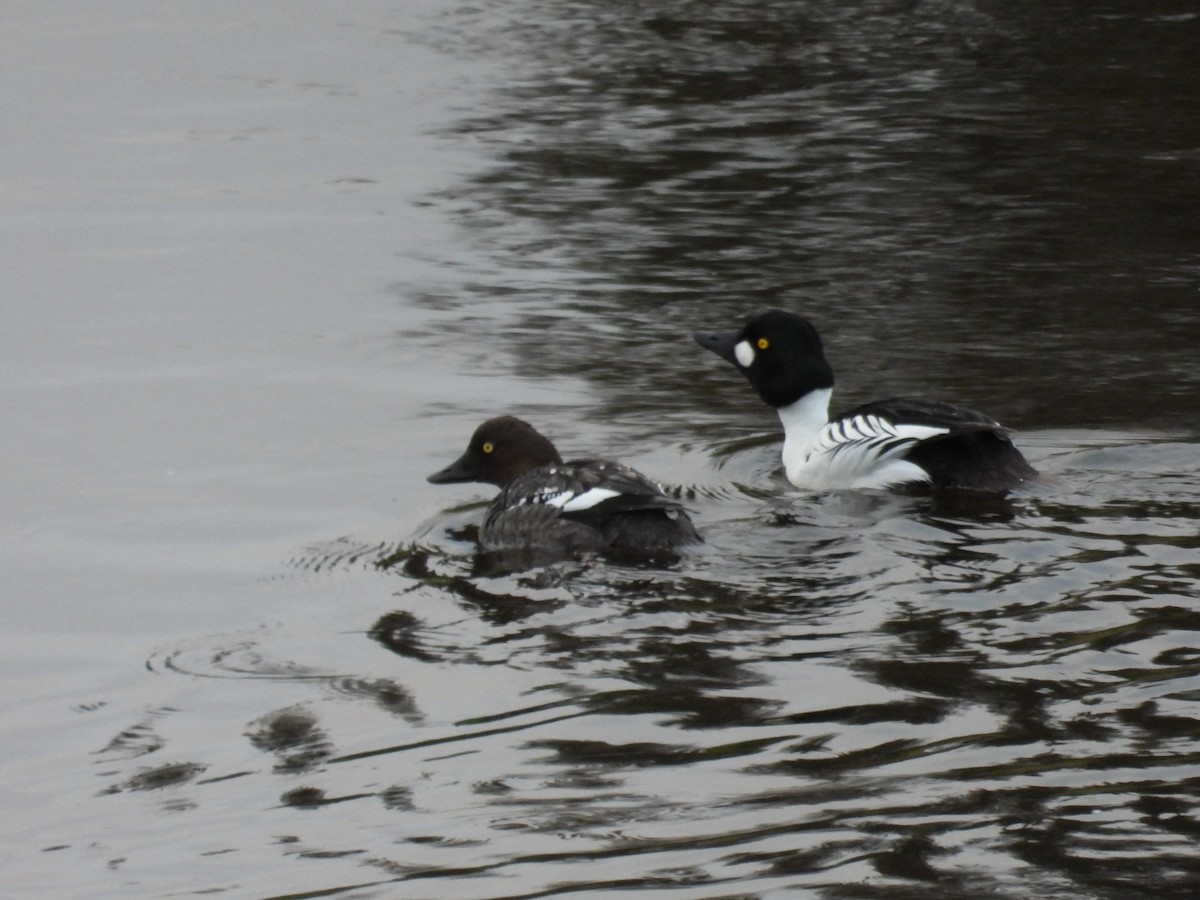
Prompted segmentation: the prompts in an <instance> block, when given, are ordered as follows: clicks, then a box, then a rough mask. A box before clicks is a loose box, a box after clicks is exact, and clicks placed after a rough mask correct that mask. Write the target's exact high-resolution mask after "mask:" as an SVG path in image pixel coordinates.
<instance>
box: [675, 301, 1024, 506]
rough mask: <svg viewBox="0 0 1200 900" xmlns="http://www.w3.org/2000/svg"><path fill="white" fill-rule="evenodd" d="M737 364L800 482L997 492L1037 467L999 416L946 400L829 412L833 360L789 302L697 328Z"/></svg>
mask: <svg viewBox="0 0 1200 900" xmlns="http://www.w3.org/2000/svg"><path fill="white" fill-rule="evenodd" d="M695 338H696V342H697V343H699V344H700V346H701V347H704V348H705V349H707V350H711V351H713V352H714V353H716V354H717V355H718V356H720V357H721V358H723V359H726V360H728V361H729V362H731V363H733V365H734V366H736V367H737V368H738V369H739V370H740V371H741V372H742V374H743V375H745V376H746V378H747V379H749V381H750V384H751V385H752V386H753V387H754V389H755V390H756V391H757V392H758V395H759V397H761V398H762V399H763V401H764V402H765V403H766V404H767V405H768V406H772V407H774V408H775V411H776V412H777V413H779V419H780V421H781V422H782V423H783V432H784V440H783V466H784V470H785V471H786V472H787V477H788V480H789V481H790V482H791V483H792V484H794V485H796V486H797V487H801V488H810V489H817V490H831V489H840V488H895V489H902V490H903V489H912V488H920V487H928V488H932V489H933V490H938V491H940V490H958V491H979V492H984V493H992V494H999V493H1005V492H1006V491H1009V490H1011V489H1012V488H1014V487H1016V486H1017V485H1019V484H1021V483H1022V482H1024V481H1027V480H1028V479H1030V478H1033V477H1034V476H1035V475H1036V474H1037V473H1036V472H1035V471H1034V469H1033V467H1032V466H1030V465H1029V463H1028V462H1026V461H1025V457H1023V456H1022V455H1021V452H1020V451H1019V450H1018V449H1017V448H1016V447H1014V446H1013V443H1012V441H1011V440H1010V439H1009V436H1008V432H1006V431H1005V430H1004V429H1003V428H1002V427H1000V425H999V424H997V423H996V422H995V421H993V420H992V419H990V418H988V417H987V416H985V415H983V414H982V413H977V412H975V411H974V410H970V409H962V408H961V407H957V406H951V405H950V404H947V403H935V402H930V401H926V400H914V399H908V398H903V397H897V398H893V399H891V400H880V401H877V402H874V403H867V404H864V405H863V406H859V407H857V408H855V409H852V410H849V411H848V412H844V413H842V414H841V415H838V416H835V417H834V418H832V419H830V417H829V400H830V397H831V396H832V395H833V369H831V368H830V366H829V363H828V362H827V361H826V359H825V353H824V351H823V350H822V349H821V338H820V336H819V335H818V334H817V330H816V328H814V327H813V325H812V323H811V322H809V321H808V320H807V319H803V318H801V317H800V316H797V315H793V314H792V313H789V312H783V311H781V310H772V311H770V312H766V313H763V314H762V315H759V316H755V317H754V318H752V319H750V320H749V321H747V322H746V324H745V325H744V326H743V327H742V329H741V330H740V331H738V332H736V333H734V334H728V335H720V334H709V333H706V332H696V334H695Z"/></svg>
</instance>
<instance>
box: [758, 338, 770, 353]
mask: <svg viewBox="0 0 1200 900" xmlns="http://www.w3.org/2000/svg"><path fill="white" fill-rule="evenodd" d="M755 345H756V346H757V347H758V349H759V350H766V349H767V348H768V347H770V346H771V342H770V341H768V340H767V339H766V338H759V339H758V340H757V341H756V342H755Z"/></svg>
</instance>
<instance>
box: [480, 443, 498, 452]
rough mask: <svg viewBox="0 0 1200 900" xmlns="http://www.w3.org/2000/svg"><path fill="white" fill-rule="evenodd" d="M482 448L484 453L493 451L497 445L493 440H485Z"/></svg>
mask: <svg viewBox="0 0 1200 900" xmlns="http://www.w3.org/2000/svg"><path fill="white" fill-rule="evenodd" d="M481 449H482V450H483V452H484V453H491V452H492V451H493V450H495V449H496V445H495V444H493V443H492V442H491V441H484V442H483V447H482V448H481Z"/></svg>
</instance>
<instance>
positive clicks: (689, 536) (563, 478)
mask: <svg viewBox="0 0 1200 900" xmlns="http://www.w3.org/2000/svg"><path fill="white" fill-rule="evenodd" d="M429 480H430V481H431V482H433V483H434V484H451V483H455V482H463V481H479V482H483V483H484V484H494V485H497V486H498V487H500V488H501V491H500V494H499V496H497V497H496V499H495V500H494V501H492V505H491V506H489V507H488V510H487V512H486V513H485V515H484V519H483V527H482V529H481V530H480V543H481V544H482V545H483V548H484V549H485V550H506V549H539V550H548V551H551V552H555V553H562V554H568V555H578V554H581V553H589V552H598V551H612V552H616V553H631V554H637V555H653V554H656V553H662V552H664V551H669V550H671V549H673V548H674V547H677V546H680V545H682V544H688V543H692V542H694V541H698V540H700V535H699V534H697V533H696V529H695V527H694V526H693V525H692V522H691V520H690V519H689V518H688V516H687V513H685V512H684V511H683V508H682V506H680V504H679V502H678V501H676V500H673V499H672V498H670V497H668V496H667V495H666V494H664V493H663V491H662V488H661V487H660V486H659V485H657V484H656V483H655V482H653V481H651V480H650V479H649V478H647V477H646V476H645V475H642V474H641V473H640V472H637V471H635V470H633V469H631V468H630V467H629V466H626V465H623V464H621V463H617V462H610V461H607V460H602V459H579V460H571V461H569V462H563V460H562V457H561V456H559V454H558V451H557V450H556V449H555V448H554V445H553V444H552V443H550V441H549V440H548V439H547V438H546V437H544V436H543V435H541V434H539V433H538V432H537V431H535V430H534V428H533V426H531V425H529V424H528V423H526V422H523V421H521V420H520V419H517V418H514V417H512V416H499V417H497V418H494V419H488V420H487V421H486V422H484V423H483V424H482V425H480V426H479V427H478V428H477V429H475V434H474V435H472V436H471V442H470V444H468V445H467V450H466V452H465V453H463V455H462V456H461V457H459V458H458V459H457V460H455V461H454V462H452V463H451V464H450V465H448V466H446V468H444V469H442V470H441V471H439V472H435V473H434V474H432V475H430V476H429Z"/></svg>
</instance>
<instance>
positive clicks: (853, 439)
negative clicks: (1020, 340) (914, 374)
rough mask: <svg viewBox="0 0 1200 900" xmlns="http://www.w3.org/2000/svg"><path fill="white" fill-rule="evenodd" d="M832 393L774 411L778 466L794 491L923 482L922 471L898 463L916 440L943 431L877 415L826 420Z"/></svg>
mask: <svg viewBox="0 0 1200 900" xmlns="http://www.w3.org/2000/svg"><path fill="white" fill-rule="evenodd" d="M831 394H832V389H829V388H825V389H821V390H816V391H811V392H809V393H808V394H806V395H805V396H803V397H801V398H800V399H799V400H797V401H796V402H795V403H793V404H792V405H791V406H785V407H781V408H780V409H779V419H780V421H781V422H782V423H783V430H784V441H783V467H784V469H785V470H786V472H787V477H788V481H790V482H791V483H792V484H794V485H796V487H802V488H811V489H817V490H837V489H841V488H886V487H891V486H894V485H897V484H903V483H905V482H912V481H928V480H929V476H928V475H927V474H926V472H925V470H924V469H922V468H921V467H920V466H917V465H916V464H914V463H911V462H908V461H907V460H904V459H900V457H901V456H903V455H904V453H905V452H906V451H907V450H908V449H909V448H910V447H912V445H913V444H915V443H917V442H918V441H923V440H926V439H927V438H931V437H934V436H936V435H939V434H946V433H947V432H948V431H949V429H948V428H935V427H933V426H931V425H896V424H895V423H893V422H889V421H887V420H886V419H882V418H880V417H879V416H872V415H865V416H853V417H851V418H849V419H838V420H837V421H834V422H830V421H828V416H829V412H828V410H829V398H830V395H831Z"/></svg>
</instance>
